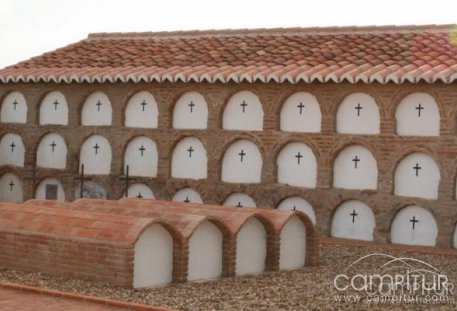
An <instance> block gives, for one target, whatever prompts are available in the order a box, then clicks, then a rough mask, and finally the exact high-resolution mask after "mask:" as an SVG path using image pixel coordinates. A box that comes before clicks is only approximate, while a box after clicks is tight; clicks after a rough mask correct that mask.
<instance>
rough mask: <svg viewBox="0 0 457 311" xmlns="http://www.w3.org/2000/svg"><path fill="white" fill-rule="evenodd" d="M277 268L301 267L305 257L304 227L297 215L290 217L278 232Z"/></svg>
mask: <svg viewBox="0 0 457 311" xmlns="http://www.w3.org/2000/svg"><path fill="white" fill-rule="evenodd" d="M280 241H281V244H280V248H279V250H280V251H279V269H280V270H293V269H299V268H302V267H303V266H304V265H305V258H306V227H305V225H304V224H303V222H302V221H301V220H300V218H298V216H293V217H291V218H290V219H289V220H288V221H287V222H286V224H285V225H284V227H283V229H282V230H281V234H280Z"/></svg>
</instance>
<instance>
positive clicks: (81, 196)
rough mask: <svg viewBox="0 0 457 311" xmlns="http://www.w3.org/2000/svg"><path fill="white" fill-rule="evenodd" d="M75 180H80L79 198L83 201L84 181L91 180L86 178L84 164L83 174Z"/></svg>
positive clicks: (82, 165)
mask: <svg viewBox="0 0 457 311" xmlns="http://www.w3.org/2000/svg"><path fill="white" fill-rule="evenodd" d="M74 179H79V187H80V188H79V191H80V192H79V198H80V199H82V198H84V181H85V180H91V178H88V177H85V176H84V164H81V173H80V174H79V177H75V178H74Z"/></svg>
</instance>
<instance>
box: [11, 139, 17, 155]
mask: <svg viewBox="0 0 457 311" xmlns="http://www.w3.org/2000/svg"><path fill="white" fill-rule="evenodd" d="M10 147H11V152H14V147H16V145H15V144H14V141H13V142H12V143H11V145H10Z"/></svg>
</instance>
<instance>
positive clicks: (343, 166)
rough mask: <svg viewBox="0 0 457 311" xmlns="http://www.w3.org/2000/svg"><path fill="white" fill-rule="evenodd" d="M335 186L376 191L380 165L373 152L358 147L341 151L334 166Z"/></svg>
mask: <svg viewBox="0 0 457 311" xmlns="http://www.w3.org/2000/svg"><path fill="white" fill-rule="evenodd" d="M333 186H334V187H336V188H343V189H359V190H364V189H370V190H376V188H377V186H378V165H377V163H376V159H375V158H374V156H373V154H372V153H371V151H370V150H368V149H367V148H365V147H363V146H358V145H353V146H348V147H346V148H344V149H343V150H341V151H340V153H339V154H338V156H337V157H336V159H335V162H334V164H333Z"/></svg>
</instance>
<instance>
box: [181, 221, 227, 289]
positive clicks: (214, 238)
mask: <svg viewBox="0 0 457 311" xmlns="http://www.w3.org/2000/svg"><path fill="white" fill-rule="evenodd" d="M222 239H223V235H222V232H221V231H220V230H219V228H217V227H216V225H214V224H213V223H211V222H209V221H205V222H203V223H201V224H200V225H199V226H198V227H197V229H195V231H194V233H193V234H192V236H191V237H190V239H189V270H188V275H187V279H188V280H189V281H195V280H208V279H216V278H218V277H220V276H221V274H222Z"/></svg>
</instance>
